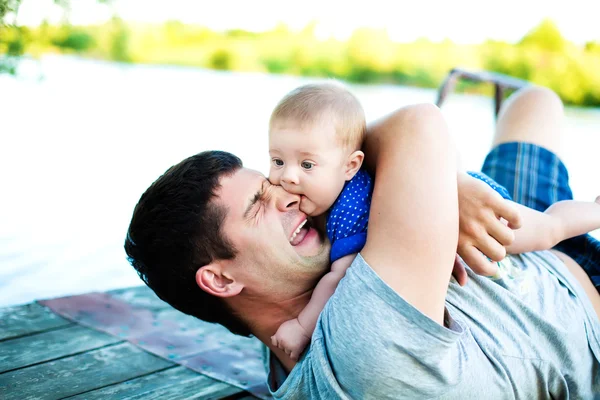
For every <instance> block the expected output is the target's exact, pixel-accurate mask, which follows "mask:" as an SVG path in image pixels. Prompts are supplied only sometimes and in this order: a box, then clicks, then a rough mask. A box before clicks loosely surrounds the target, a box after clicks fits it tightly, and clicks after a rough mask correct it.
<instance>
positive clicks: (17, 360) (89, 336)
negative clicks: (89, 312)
mask: <svg viewBox="0 0 600 400" xmlns="http://www.w3.org/2000/svg"><path fill="white" fill-rule="evenodd" d="M120 341H121V340H120V339H118V338H115V337H113V336H110V335H107V334H105V333H101V332H98V331H94V330H92V329H89V328H85V327H83V326H77V325H73V326H67V327H65V328H63V329H57V330H52V331H49V332H42V333H38V334H34V335H30V336H25V337H20V338H17V339H12V340H8V341H4V342H0V373H2V372H5V371H9V370H12V369H17V368H22V367H26V366H29V365H33V364H39V363H42V362H45V361H50V360H54V359H56V358H60V357H65V356H69V355H72V354H75V353H80V352H84V351H88V350H93V349H97V348H99V347H102V346H106V345H109V344H113V343H117V342H120Z"/></svg>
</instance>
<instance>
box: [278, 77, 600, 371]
mask: <svg viewBox="0 0 600 400" xmlns="http://www.w3.org/2000/svg"><path fill="white" fill-rule="evenodd" d="M365 135H366V123H365V116H364V111H363V109H362V107H361V105H360V103H359V102H358V100H357V99H356V97H354V95H352V93H350V92H349V91H348V90H346V89H345V88H344V87H343V86H341V85H339V84H337V83H322V84H309V85H305V86H301V87H299V88H297V89H294V90H293V91H291V92H290V93H288V94H287V95H286V96H285V97H284V98H283V99H282V100H281V101H280V102H279V104H278V105H277V106H276V107H275V110H274V111H273V113H272V114H271V119H270V123H269V155H270V157H271V168H270V172H269V180H270V181H271V183H273V184H277V185H281V186H283V188H284V189H285V190H286V191H288V192H290V193H294V194H298V195H301V200H300V210H301V211H302V212H304V213H306V214H307V215H310V216H313V217H317V216H325V217H326V230H327V236H328V238H329V240H330V242H331V256H330V259H331V270H330V271H329V272H328V273H327V274H326V275H325V276H323V278H321V280H320V281H319V283H318V284H317V286H316V287H315V289H314V291H313V293H312V297H311V299H310V301H309V303H308V304H307V305H306V307H305V308H304V309H303V310H302V311H301V312H300V314H299V315H298V317H297V318H296V319H292V320H289V321H286V322H284V323H283V324H281V326H280V327H279V329H278V330H277V332H276V333H275V335H273V336H272V338H271V340H272V343H273V345H274V346H277V347H279V348H280V349H282V350H283V351H285V353H286V354H288V356H289V357H290V358H291V359H293V360H297V359H298V358H299V356H300V355H301V354H302V352H303V350H304V348H305V347H306V345H307V344H308V343H309V342H310V338H311V336H312V333H313V331H314V329H315V326H316V323H317V320H318V317H319V314H320V313H321V311H322V310H323V308H324V307H325V304H326V303H327V301H328V300H329V298H330V297H331V296H332V295H333V293H334V292H335V289H336V287H337V285H338V283H339V282H340V280H341V279H342V278H343V277H344V275H345V273H346V269H347V268H348V267H349V266H350V264H351V263H352V261H353V260H354V258H355V256H356V254H357V253H358V252H359V251H360V250H361V249H362V248H363V246H364V245H365V243H366V238H367V225H368V220H369V208H370V203H371V194H372V190H373V180H372V178H371V177H370V176H369V174H368V173H367V172H366V171H365V170H364V169H361V166H362V163H363V159H364V154H363V152H362V151H361V150H360V148H361V145H362V142H363V140H364V138H365ZM474 176H476V177H477V178H479V179H482V180H486V179H485V178H486V177H485V176H484V175H476V174H474ZM487 183H490V182H487ZM507 201H508V200H507ZM519 207H521V211H522V214H523V215H522V217H523V228H521V229H520V230H519V231H516V232H515V241H514V243H513V245H511V246H510V248H509V249H507V250H509V252H512V253H519V252H526V251H536V250H545V249H549V248H551V247H553V246H554V245H555V244H557V243H558V242H560V241H562V240H565V239H567V238H570V237H573V236H577V235H580V234H583V233H586V232H589V231H591V230H593V229H597V228H600V196H599V197H598V198H597V199H596V202H595V203H584V202H575V201H563V202H559V203H556V204H554V205H553V206H552V207H550V208H549V209H548V210H547V211H546V213H540V212H537V211H534V210H531V209H527V208H525V207H522V206H519Z"/></svg>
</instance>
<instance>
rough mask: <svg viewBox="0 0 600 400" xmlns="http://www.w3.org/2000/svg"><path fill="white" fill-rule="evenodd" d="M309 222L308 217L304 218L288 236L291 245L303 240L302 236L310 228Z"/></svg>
mask: <svg viewBox="0 0 600 400" xmlns="http://www.w3.org/2000/svg"><path fill="white" fill-rule="evenodd" d="M310 227H311V224H310V221H309V220H308V219H305V220H304V221H303V222H301V223H300V225H298V227H297V228H296V230H295V231H294V233H292V236H291V237H290V244H291V245H292V246H297V245H298V244H300V243H301V242H302V240H304V237H305V236H306V234H307V233H308V231H309V230H310Z"/></svg>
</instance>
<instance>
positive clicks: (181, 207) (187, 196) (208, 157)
mask: <svg viewBox="0 0 600 400" xmlns="http://www.w3.org/2000/svg"><path fill="white" fill-rule="evenodd" d="M241 167H242V161H241V160H240V159H239V158H238V157H236V156H234V155H233V154H230V153H226V152H224V151H205V152H203V153H199V154H196V155H195V156H192V157H189V158H187V159H185V160H183V161H182V162H180V163H179V164H177V165H175V166H173V167H171V168H169V169H168V170H167V172H165V173H164V175H162V176H161V177H160V178H158V179H157V180H156V181H155V182H154V183H153V184H152V185H151V186H150V187H149V188H148V189H147V190H146V192H144V194H143V195H142V197H141V198H140V201H139V202H138V204H137V205H136V207H135V209H134V211H133V217H132V219H131V223H130V224H129V230H128V231H127V237H126V238H125V252H126V253H127V256H128V259H129V262H130V263H131V265H132V266H133V267H134V268H135V269H136V271H137V272H138V274H139V276H140V278H142V280H143V281H144V282H145V283H146V285H148V286H149V287H150V288H151V289H152V290H154V293H156V294H157V295H158V297H160V298H161V299H162V300H164V301H166V302H167V303H169V304H170V305H171V306H173V307H175V308H176V309H178V310H179V311H182V312H184V313H186V314H190V315H193V316H195V317H197V318H200V319H202V320H205V321H208V322H216V323H219V324H221V325H223V326H225V327H226V328H227V329H229V330H230V331H231V332H233V333H236V334H238V335H244V336H248V335H250V331H249V329H248V327H247V326H246V325H245V324H244V323H243V322H242V321H240V320H239V319H238V318H237V317H236V316H234V315H233V313H232V312H231V310H229V308H228V307H227V306H226V304H225V303H224V302H223V300H222V299H221V298H219V297H216V296H212V295H210V294H208V293H206V292H205V291H204V290H202V289H200V287H199V286H198V285H197V283H196V271H197V270H198V269H199V268H200V267H202V266H204V265H207V264H210V263H211V262H213V261H214V260H231V259H233V258H234V257H235V256H236V249H235V248H234V247H233V245H232V244H231V243H230V242H229V241H228V239H227V238H226V237H225V235H224V233H223V232H222V229H221V227H222V226H223V220H224V219H225V215H226V213H227V209H226V208H225V207H224V206H220V205H217V204H216V202H215V201H213V200H214V198H215V191H216V190H217V189H218V188H219V187H220V184H219V179H220V178H221V177H223V176H228V175H232V174H233V173H234V172H235V171H237V170H238V169H240V168H241Z"/></svg>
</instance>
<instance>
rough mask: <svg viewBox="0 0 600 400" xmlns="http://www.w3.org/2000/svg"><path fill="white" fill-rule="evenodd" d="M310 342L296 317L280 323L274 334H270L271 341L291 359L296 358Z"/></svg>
mask: <svg viewBox="0 0 600 400" xmlns="http://www.w3.org/2000/svg"><path fill="white" fill-rule="evenodd" d="M309 342H310V336H309V335H308V334H307V332H306V331H305V330H304V328H303V327H302V325H300V323H299V322H298V319H291V320H289V321H286V322H284V323H283V324H281V326H280V327H279V329H277V332H275V335H273V336H271V343H272V344H273V346H277V347H278V348H280V349H281V350H283V351H284V352H285V354H287V355H288V356H289V357H290V358H291V359H292V360H294V361H298V358H299V357H300V355H301V354H302V352H303V351H304V348H305V347H306V346H307V345H308V343H309Z"/></svg>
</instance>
